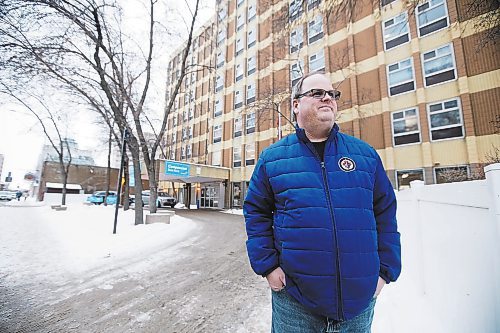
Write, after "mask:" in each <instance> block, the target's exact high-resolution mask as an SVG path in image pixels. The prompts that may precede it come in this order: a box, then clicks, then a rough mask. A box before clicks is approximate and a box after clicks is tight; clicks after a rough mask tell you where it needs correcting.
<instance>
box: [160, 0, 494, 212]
mask: <svg viewBox="0 0 500 333" xmlns="http://www.w3.org/2000/svg"><path fill="white" fill-rule="evenodd" d="M486 2H488V1H486ZM469 3H472V2H471V1H470V0H429V1H427V2H424V3H420V4H419V5H418V6H416V7H409V5H407V4H406V3H405V2H404V1H401V0H392V1H391V0H383V1H382V3H381V4H379V3H378V1H377V2H376V3H372V1H371V0H363V1H358V4H357V5H356V8H355V10H353V11H352V12H348V13H344V14H342V13H340V14H339V13H335V11H336V7H334V1H318V0H316V1H314V0H307V1H301V0H291V1H288V0H282V1H277V0H275V1H273V0H234V1H218V2H217V8H216V11H217V14H216V15H215V17H214V18H213V19H212V20H211V21H209V22H208V23H207V24H205V26H204V27H203V28H202V29H201V30H200V32H199V33H198V35H197V36H196V37H195V38H194V40H193V44H192V48H191V52H190V54H189V57H188V60H187V61H188V65H191V66H190V67H189V71H190V73H188V75H187V76H186V77H185V80H184V82H183V84H182V86H181V92H180V94H179V95H178V96H177V99H176V101H175V110H174V111H173V112H172V113H171V114H170V116H169V122H168V131H167V138H166V139H167V142H168V143H169V151H168V156H167V157H168V158H169V160H175V161H178V162H181V163H186V164H189V165H201V166H219V167H225V168H226V170H228V175H229V176H228V178H229V179H227V180H226V181H225V182H224V181H223V180H222V179H217V178H214V179H211V178H210V177H209V176H208V177H205V178H203V179H200V178H198V179H196V178H194V177H193V178H189V177H187V178H184V179H183V180H182V181H184V182H187V183H191V182H196V181H198V183H197V184H196V186H195V187H193V189H192V190H191V191H192V196H193V197H195V198H198V199H203V202H208V201H206V200H207V198H208V197H209V196H211V197H215V198H216V199H217V198H218V199H220V198H222V197H223V196H225V199H224V200H222V201H225V206H228V205H230V206H233V205H234V206H238V205H241V201H242V199H243V197H244V194H245V190H246V186H247V184H248V181H249V179H250V177H251V174H252V171H253V168H254V165H255V163H256V160H257V159H258V157H259V154H260V153H261V152H262V150H263V149H265V148H266V147H268V146H269V145H270V144H272V143H273V142H275V141H277V140H278V139H279V138H280V136H281V135H287V134H289V133H290V132H291V131H292V130H293V127H292V126H291V125H290V123H289V122H288V121H287V119H286V118H289V119H291V118H292V112H291V108H290V91H291V87H292V85H293V84H294V83H295V82H296V81H297V80H298V79H299V78H300V77H301V75H302V73H303V71H312V70H319V69H324V70H325V72H326V73H328V75H329V76H330V77H331V80H332V82H334V86H335V87H338V89H339V90H340V91H341V92H342V98H341V100H340V101H339V109H340V117H339V119H338V123H339V126H340V128H341V131H343V132H345V133H348V134H351V135H354V136H356V137H359V138H361V139H363V140H365V141H367V142H368V143H369V144H371V145H372V146H373V147H374V148H375V149H376V150H377V152H378V153H379V154H380V156H381V157H382V160H383V162H384V165H385V168H386V170H387V173H388V176H389V178H390V179H391V181H392V183H393V185H394V187H395V188H399V189H400V188H403V187H405V186H407V185H408V183H409V181H411V180H414V179H422V180H424V181H425V182H426V183H428V184H431V183H439V182H442V181H446V180H448V178H447V177H445V175H447V174H448V175H449V174H450V173H449V172H450V171H453V174H454V177H456V179H460V178H466V177H467V176H468V175H470V174H471V173H474V172H475V169H476V168H477V167H479V166H480V163H482V162H485V161H486V160H487V156H488V152H489V151H490V150H491V149H492V147H493V146H494V145H496V146H500V135H499V134H498V133H497V132H496V131H497V130H498V124H495V123H494V120H495V119H497V118H496V117H499V114H500V111H499V109H500V108H499V105H500V56H499V54H500V52H499V51H500V47H499V45H500V43H499V42H498V40H497V41H496V44H495V43H493V42H491V41H490V42H485V41H486V40H487V38H488V37H487V35H488V32H490V31H491V30H490V28H488V27H485V26H484V25H481V24H478V23H479V22H483V21H484V19H485V15H487V13H488V10H482V11H477V10H476V11H471V10H470V8H469V6H470V4H469ZM336 6H338V5H336ZM496 11H497V13H498V8H496ZM348 15H349V16H351V17H352V20H348V19H347V16H348ZM349 21H351V22H349ZM497 21H498V20H497ZM493 28H494V27H493ZM181 57H182V48H180V49H179V50H178V53H177V54H176V55H175V56H174V57H173V58H172V59H171V61H170V62H169V67H168V73H169V79H168V82H167V98H168V96H169V94H171V92H172V91H173V87H174V85H175V84H176V82H177V77H178V75H179V69H180V60H181ZM202 68H203V70H199V71H193V69H202ZM198 168H199V167H198ZM208 174H210V172H209V171H208ZM174 178H175V177H170V178H168V177H166V178H161V177H160V179H163V180H164V182H161V183H160V184H161V185H160V186H163V187H169V186H171V185H169V184H170V183H169V182H167V181H166V180H174ZM221 184H224V186H223V185H221ZM223 192H224V193H223ZM209 193H210V194H209ZM191 201H192V202H193V201H194V199H192V200H191ZM218 201H221V200H218ZM219 206H221V204H220V203H219Z"/></svg>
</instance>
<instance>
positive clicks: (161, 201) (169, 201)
mask: <svg viewBox="0 0 500 333" xmlns="http://www.w3.org/2000/svg"><path fill="white" fill-rule="evenodd" d="M149 201H150V191H149V190H147V191H142V206H145V205H148V206H149ZM176 204H177V199H175V198H174V197H172V196H171V195H169V194H168V193H166V192H158V198H157V199H156V206H157V207H160V208H164V207H171V208H174V207H175V205H176Z"/></svg>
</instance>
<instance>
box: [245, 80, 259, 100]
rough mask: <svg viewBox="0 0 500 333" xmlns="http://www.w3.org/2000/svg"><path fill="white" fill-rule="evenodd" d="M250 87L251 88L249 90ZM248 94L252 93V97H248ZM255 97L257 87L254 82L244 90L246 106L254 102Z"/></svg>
mask: <svg viewBox="0 0 500 333" xmlns="http://www.w3.org/2000/svg"><path fill="white" fill-rule="evenodd" d="M250 87H253V88H252V89H249V88H250ZM250 92H253V95H250ZM256 95H257V87H256V84H255V82H252V83H248V84H247V88H246V104H247V105H248V104H251V103H253V102H255V98H256Z"/></svg>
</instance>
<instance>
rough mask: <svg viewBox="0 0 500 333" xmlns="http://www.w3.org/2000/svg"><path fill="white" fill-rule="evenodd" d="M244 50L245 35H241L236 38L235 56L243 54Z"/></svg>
mask: <svg viewBox="0 0 500 333" xmlns="http://www.w3.org/2000/svg"><path fill="white" fill-rule="evenodd" d="M242 52H243V37H240V38H238V39H237V40H236V43H235V45H234V56H235V57H236V56H237V55H239V54H241V53H242Z"/></svg>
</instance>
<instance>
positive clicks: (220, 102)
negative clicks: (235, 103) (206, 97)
mask: <svg viewBox="0 0 500 333" xmlns="http://www.w3.org/2000/svg"><path fill="white" fill-rule="evenodd" d="M218 105H220V107H218ZM218 108H220V110H218ZM223 113H224V98H217V99H216V100H215V102H214V118H217V117H220V116H222V114H223Z"/></svg>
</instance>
